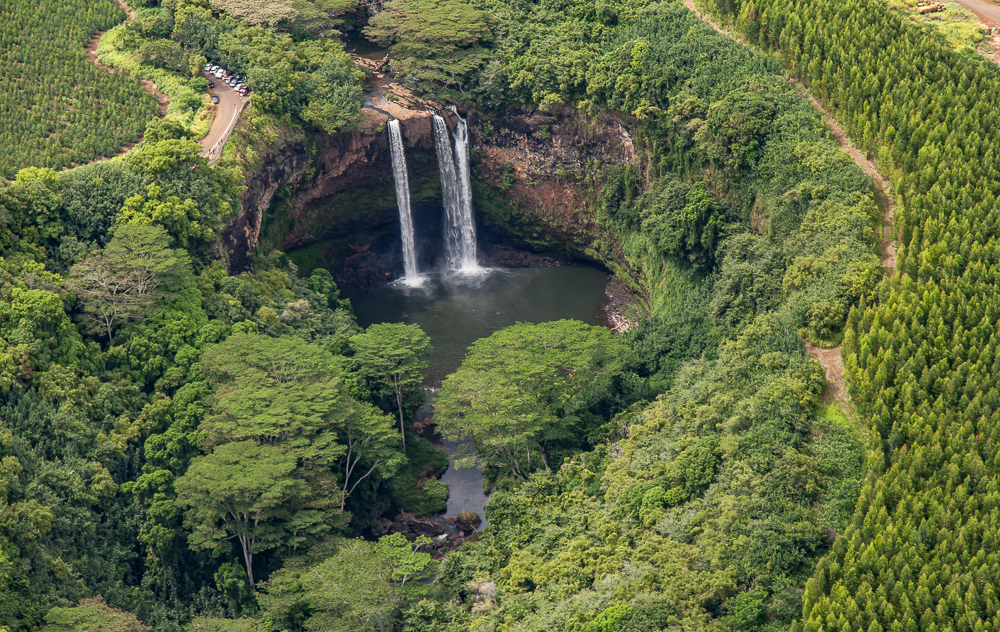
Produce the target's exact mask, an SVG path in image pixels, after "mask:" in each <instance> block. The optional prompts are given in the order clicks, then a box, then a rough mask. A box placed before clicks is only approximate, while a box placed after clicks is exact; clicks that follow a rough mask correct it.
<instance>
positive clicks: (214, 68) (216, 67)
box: [208, 65, 219, 72]
mask: <svg viewBox="0 0 1000 632" xmlns="http://www.w3.org/2000/svg"><path fill="white" fill-rule="evenodd" d="M218 69H219V67H218V66H214V65H213V66H212V67H211V68H209V69H208V71H209V72H215V71H216V70H218Z"/></svg>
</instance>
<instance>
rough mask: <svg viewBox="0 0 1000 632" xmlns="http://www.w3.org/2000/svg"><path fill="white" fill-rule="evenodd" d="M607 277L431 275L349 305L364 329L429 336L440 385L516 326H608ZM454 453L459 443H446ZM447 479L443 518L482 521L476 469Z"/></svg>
mask: <svg viewBox="0 0 1000 632" xmlns="http://www.w3.org/2000/svg"><path fill="white" fill-rule="evenodd" d="M607 284H608V275H607V273H605V272H603V271H601V270H598V269H597V268H593V267H587V266H565V267H556V268H512V269H494V270H489V271H486V272H485V273H484V274H482V275H479V276H472V277H469V276H461V275H455V274H449V273H440V274H432V275H427V281H426V282H425V283H424V284H423V286H421V287H407V286H405V285H403V284H393V285H387V286H384V287H380V288H378V289H377V290H375V291H373V292H372V293H370V294H367V295H365V296H359V297H355V298H352V299H351V303H352V305H353V306H354V313H355V314H356V315H357V318H358V323H359V324H360V325H361V326H363V327H367V326H368V325H371V324H373V323H385V322H390V323H407V324H410V323H416V324H418V325H420V327H421V328H422V329H423V330H424V331H425V332H426V333H427V335H428V336H430V338H431V344H432V345H433V346H434V351H433V353H432V354H431V356H430V358H428V367H427V371H426V372H425V374H424V383H425V385H426V386H427V387H428V389H433V388H435V387H437V386H439V385H440V382H441V380H443V379H444V378H445V377H446V376H447V375H449V374H450V373H453V372H454V371H455V370H456V369H457V368H458V367H459V365H461V363H462V360H463V358H465V352H466V350H467V349H468V348H469V345H471V344H472V343H473V342H475V341H476V340H479V339H480V338H485V337H486V336H489V335H490V334H491V333H493V332H494V331H497V330H498V329H503V328H504V327H507V326H510V325H513V324H515V323H518V322H526V323H543V322H549V321H553V320H561V319H564V318H572V319H576V320H579V321H582V322H585V323H588V324H591V325H602V324H604V321H603V319H602V316H601V306H602V305H603V303H604V301H605V298H606V297H605V295H604V288H605V287H606V286H607ZM443 447H444V448H445V451H446V452H448V454H452V453H453V452H454V450H455V448H456V447H457V444H454V443H451V442H443ZM441 481H442V482H444V483H446V484H447V485H448V486H449V488H450V495H449V497H448V508H447V510H446V511H445V515H448V516H454V515H456V514H457V513H458V512H459V511H461V510H462V509H468V510H469V511H474V512H476V513H477V514H479V515H480V516H481V517H482V518H483V524H482V526H481V528H485V527H486V516H485V513H484V512H483V507H484V506H485V505H486V501H487V496H486V494H485V493H483V475H482V473H481V472H480V471H479V470H477V469H469V468H463V469H455V468H454V467H452V466H451V465H449V466H448V471H447V472H445V474H444V476H443V477H442V478H441Z"/></svg>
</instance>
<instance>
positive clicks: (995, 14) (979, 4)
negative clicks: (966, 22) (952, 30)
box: [955, 0, 1000, 27]
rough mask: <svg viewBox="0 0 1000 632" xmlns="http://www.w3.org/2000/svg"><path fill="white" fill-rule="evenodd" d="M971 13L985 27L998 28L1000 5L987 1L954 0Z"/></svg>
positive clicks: (999, 23) (999, 24)
mask: <svg viewBox="0 0 1000 632" xmlns="http://www.w3.org/2000/svg"><path fill="white" fill-rule="evenodd" d="M955 1H956V2H958V3H959V4H961V5H963V6H965V8H966V9H968V10H969V11H972V12H973V13H974V14H975V15H976V17H977V18H979V19H980V20H982V21H983V23H984V24H986V25H987V26H996V27H1000V5H997V4H993V3H992V2H989V1H988V0H955Z"/></svg>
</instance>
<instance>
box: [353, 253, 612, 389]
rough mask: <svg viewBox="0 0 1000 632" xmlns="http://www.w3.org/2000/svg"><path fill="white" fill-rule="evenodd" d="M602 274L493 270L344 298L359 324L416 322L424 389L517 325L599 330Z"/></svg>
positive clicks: (591, 271)
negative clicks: (422, 343)
mask: <svg viewBox="0 0 1000 632" xmlns="http://www.w3.org/2000/svg"><path fill="white" fill-rule="evenodd" d="M607 284H608V275H607V273H605V272H602V271H601V270H598V269H596V268H590V267H584V266H566V267H561V268H511V269H497V270H494V271H492V272H489V273H488V274H487V275H486V276H485V277H483V278H479V279H471V278H463V277H457V278H454V277H453V278H451V279H448V278H447V277H443V276H442V275H428V278H427V281H426V283H424V286H423V287H419V288H407V287H397V286H393V285H389V286H385V287H381V288H379V289H377V290H375V291H374V292H372V293H371V294H368V295H365V296H359V297H355V298H353V299H351V304H352V305H353V306H354V313H355V314H357V317H358V323H359V324H360V325H361V326H362V327H367V326H368V325H370V324H372V323H386V322H388V323H416V324H418V325H420V327H421V328H423V330H424V331H425V332H427V335H428V336H430V337H431V344H432V345H433V346H434V353H433V355H431V357H430V358H429V359H428V364H429V367H428V369H427V375H426V378H427V379H426V383H427V384H433V383H434V382H436V381H438V380H441V379H443V378H444V377H445V376H447V375H448V374H449V373H453V372H454V371H455V369H457V368H458V367H459V365H460V364H461V363H462V359H463V358H464V357H465V351H466V349H468V347H469V345H471V344H472V343H473V342H475V341H476V340H478V339H480V338H485V337H486V336H489V335H490V334H491V333H493V332H494V331H496V330H498V329H503V328H504V327H507V326H509V325H513V324H514V323H517V322H526V323H543V322H548V321H552V320H560V319H563V318H573V319H576V320H580V321H583V322H585V323H588V324H591V325H601V324H603V321H602V320H601V317H600V314H601V305H602V304H603V303H604V300H605V296H604V288H605V287H606V286H607Z"/></svg>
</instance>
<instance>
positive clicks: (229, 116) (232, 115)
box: [201, 72, 250, 161]
mask: <svg viewBox="0 0 1000 632" xmlns="http://www.w3.org/2000/svg"><path fill="white" fill-rule="evenodd" d="M205 78H206V79H208V80H209V81H214V82H215V87H214V88H212V89H211V90H209V91H208V93H209V94H210V95H215V96H217V97H219V104H218V105H216V106H215V108H216V109H215V120H213V121H212V127H211V129H209V130H208V135H207V136H205V138H203V139H201V149H202V153H201V155H202V156H209V157H210V158H211V159H212V160H213V161H214V160H215V159H217V158H218V157H219V155H221V154H222V147H220V146H218V145H219V143H220V142H221V141H223V140H224V139H225V138H226V137H227V135H228V134H229V132H231V131H232V129H233V127H235V126H236V122H237V121H238V120H239V118H238V117H237V115H238V114H239V113H240V112H241V111H242V109H243V104H245V103H246V102H247V101H249V100H250V98H249V97H241V96H240V95H239V93H237V92H236V91H235V90H233V89H232V88H230V87H229V86H228V85H226V82H225V81H223V80H222V79H216V78H215V77H213V76H212V75H210V74H208V73H207V72H206V73H205ZM213 148H214V149H215V150H216V151H215V152H212V149H213ZM209 152H212V153H211V155H210V153H209Z"/></svg>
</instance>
